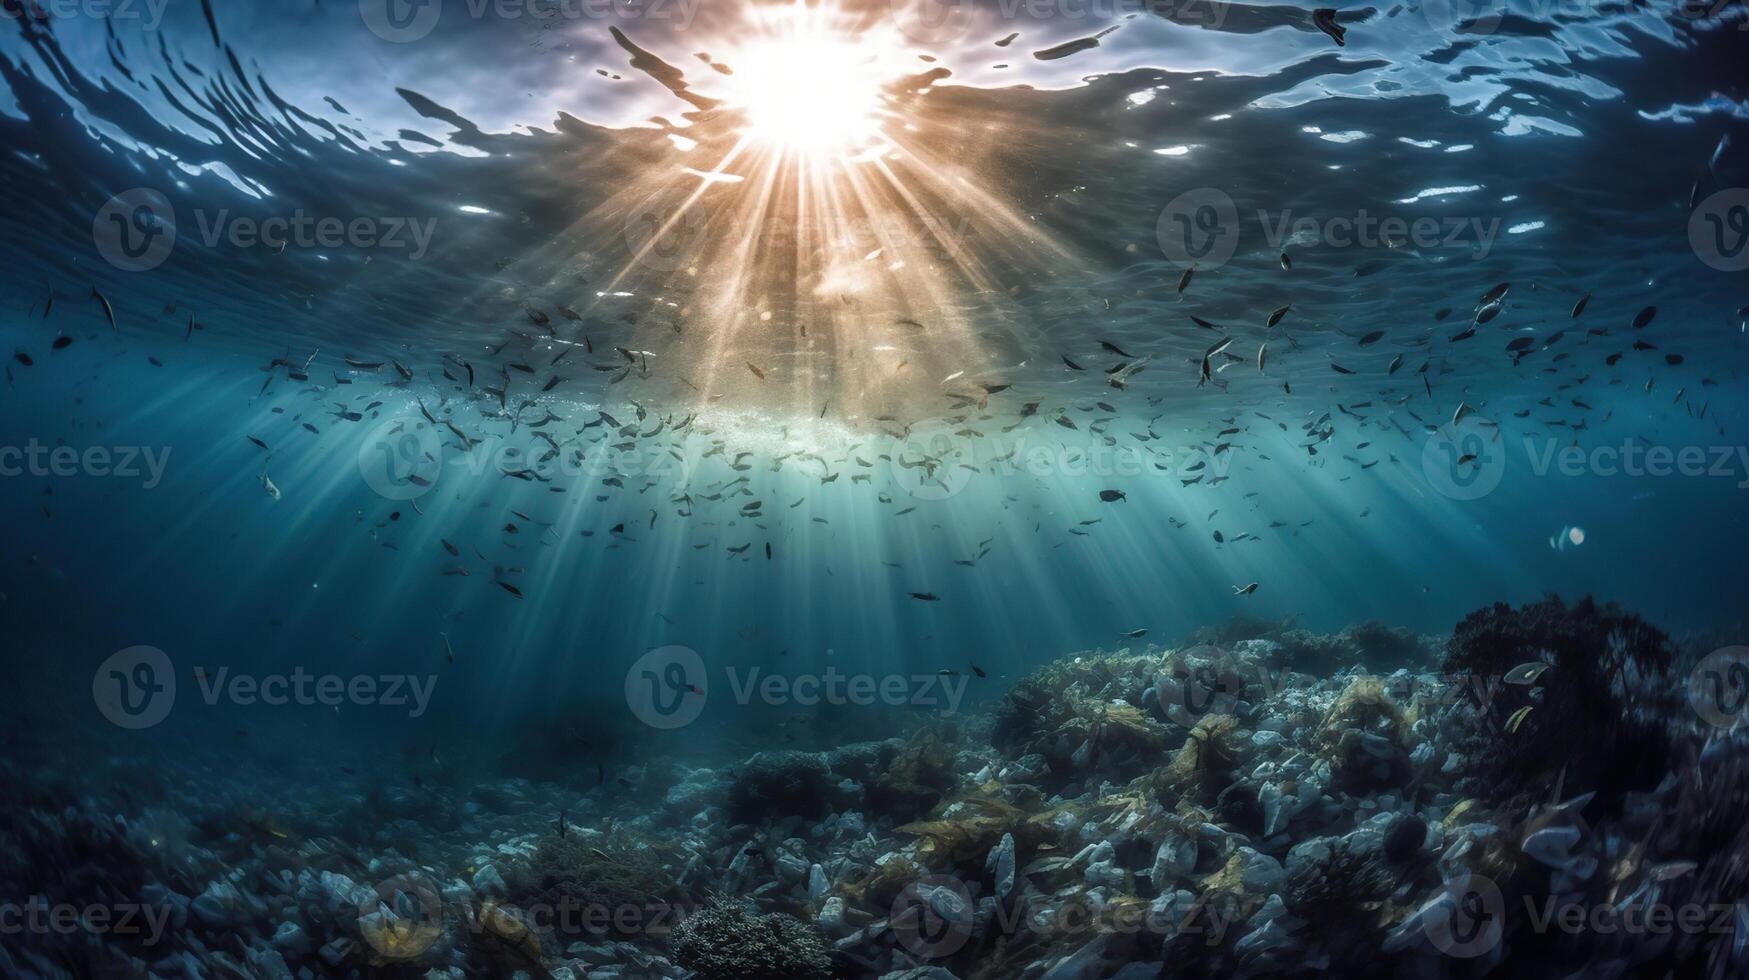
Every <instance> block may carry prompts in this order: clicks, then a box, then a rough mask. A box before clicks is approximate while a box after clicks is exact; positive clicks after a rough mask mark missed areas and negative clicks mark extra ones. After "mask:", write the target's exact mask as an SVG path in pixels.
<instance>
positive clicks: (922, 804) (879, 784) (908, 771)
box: [867, 728, 955, 820]
mask: <svg viewBox="0 0 1749 980" xmlns="http://www.w3.org/2000/svg"><path fill="white" fill-rule="evenodd" d="M953 758H954V748H953V745H952V744H951V743H950V742H949V741H948V739H947V737H946V736H945V734H944V733H943V732H942V731H941V730H939V729H936V728H928V729H924V730H923V731H920V732H918V733H917V734H916V735H915V736H914V737H912V739H911V740H910V741H909V742H907V743H905V746H904V747H903V748H901V749H900V750H899V752H898V754H897V755H895V756H894V758H893V760H892V762H891V763H890V764H889V765H888V766H887V767H886V769H885V770H883V771H882V772H881V773H880V774H878V775H877V776H875V778H874V779H873V780H872V781H871V782H870V783H869V785H868V791H867V805H868V808H869V810H871V811H872V812H875V813H883V814H887V815H889V816H892V817H893V818H894V819H896V820H913V819H916V818H917V817H918V816H920V815H922V814H924V813H927V812H929V810H930V809H931V808H933V807H934V806H935V805H936V804H937V803H940V802H941V799H942V797H943V796H945V795H947V792H948V791H949V790H950V789H952V788H953V783H954V779H955V774H954V771H953Z"/></svg>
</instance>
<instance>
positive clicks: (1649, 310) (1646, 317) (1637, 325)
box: [1634, 306, 1658, 330]
mask: <svg viewBox="0 0 1749 980" xmlns="http://www.w3.org/2000/svg"><path fill="white" fill-rule="evenodd" d="M1657 315H1658V308H1657V307H1656V306H1648V307H1646V308H1645V309H1643V310H1641V311H1640V312H1639V314H1638V315H1637V316H1635V317H1634V329H1635V330H1639V329H1641V328H1643V327H1645V326H1646V324H1648V323H1651V322H1652V318H1653V317H1655V316H1657Z"/></svg>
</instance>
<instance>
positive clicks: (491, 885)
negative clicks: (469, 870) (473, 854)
mask: <svg viewBox="0 0 1749 980" xmlns="http://www.w3.org/2000/svg"><path fill="white" fill-rule="evenodd" d="M474 890H475V891H478V892H479V893H480V894H482V895H489V896H491V897H493V898H503V897H504V896H505V895H506V894H508V893H509V889H508V888H507V887H506V886H505V884H504V876H503V875H501V874H499V873H498V869H497V868H495V867H493V866H492V865H490V864H488V865H486V866H484V867H482V868H481V869H480V870H478V871H476V872H474Z"/></svg>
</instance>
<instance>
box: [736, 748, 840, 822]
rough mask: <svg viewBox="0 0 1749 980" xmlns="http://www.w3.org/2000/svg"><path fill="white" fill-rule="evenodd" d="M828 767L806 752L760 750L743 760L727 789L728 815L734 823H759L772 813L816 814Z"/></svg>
mask: <svg viewBox="0 0 1749 980" xmlns="http://www.w3.org/2000/svg"><path fill="white" fill-rule="evenodd" d="M829 771H830V770H829V769H828V768H827V766H826V763H825V761H824V760H822V759H821V758H820V757H819V756H818V755H815V754H812V753H808V752H795V751H782V752H761V753H759V754H758V755H755V756H753V757H752V758H751V759H748V760H747V761H746V762H745V763H742V765H741V767H740V769H739V771H738V772H737V773H736V777H735V783H734V785H733V786H732V787H730V789H729V816H730V818H731V819H733V820H735V821H736V822H737V823H761V822H764V821H767V820H770V819H772V818H773V817H774V816H788V815H790V814H795V815H796V816H801V817H817V816H820V815H821V814H823V813H824V812H825V811H826V801H825V799H824V797H825V795H826V790H827V785H828V784H827V778H826V777H827V773H828V772H829Z"/></svg>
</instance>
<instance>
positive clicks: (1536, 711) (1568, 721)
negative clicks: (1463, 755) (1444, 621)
mask: <svg viewBox="0 0 1749 980" xmlns="http://www.w3.org/2000/svg"><path fill="white" fill-rule="evenodd" d="M1675 656H1676V648H1675V645H1674V644H1673V643H1671V641H1670V638H1669V636H1668V635H1666V634H1665V633H1664V632H1663V631H1662V630H1659V629H1657V628H1655V627H1653V626H1651V625H1650V624H1648V623H1646V622H1645V621H1644V620H1642V619H1641V618H1640V617H1639V616H1636V615H1634V614H1632V613H1629V612H1626V611H1624V610H1622V609H1621V608H1620V607H1619V606H1617V605H1615V604H1614V603H1607V604H1603V605H1599V604H1598V603H1596V602H1595V601H1593V600H1592V599H1590V598H1589V597H1587V598H1585V599H1582V600H1580V601H1579V602H1577V603H1575V604H1573V605H1571V606H1569V605H1567V604H1566V603H1565V602H1563V601H1562V600H1561V599H1560V598H1559V597H1558V596H1553V595H1551V596H1549V597H1548V598H1546V599H1544V600H1543V601H1541V602H1536V603H1530V604H1528V605H1525V606H1523V607H1521V608H1519V609H1516V610H1515V609H1513V608H1511V607H1510V606H1508V605H1506V604H1505V603H1495V604H1494V605H1493V606H1490V607H1488V608H1485V609H1478V610H1476V611H1474V612H1472V613H1470V614H1469V615H1468V616H1465V617H1464V618H1463V620H1462V621H1461V622H1459V623H1458V624H1457V627H1456V629H1454V630H1453V631H1452V636H1451V639H1450V641H1449V642H1448V643H1447V644H1446V654H1445V669H1446V670H1447V671H1451V672H1457V673H1468V674H1471V675H1476V676H1480V677H1484V678H1495V679H1497V678H1502V677H1505V676H1506V675H1507V674H1508V673H1509V672H1510V671H1511V670H1512V669H1513V668H1514V667H1516V666H1519V665H1521V664H1525V663H1532V662H1540V663H1545V664H1548V665H1549V669H1548V670H1546V671H1545V672H1544V673H1543V675H1542V677H1541V678H1539V681H1538V683H1537V684H1535V685H1516V684H1488V685H1476V686H1473V687H1472V692H1474V691H1479V690H1487V691H1493V692H1497V693H1495V694H1494V695H1493V696H1491V697H1488V696H1484V697H1480V698H1478V704H1477V706H1476V707H1477V710H1478V711H1479V712H1480V713H1481V714H1482V715H1483V716H1484V717H1485V718H1487V719H1488V720H1489V721H1490V722H1491V723H1492V724H1491V726H1490V734H1491V737H1492V739H1493V741H1494V742H1495V743H1496V747H1493V748H1492V749H1491V750H1490V748H1489V747H1488V746H1478V747H1477V750H1476V751H1472V752H1471V753H1470V755H1471V757H1472V758H1475V759H1477V760H1478V761H1481V760H1486V762H1485V764H1486V765H1488V766H1489V767H1491V768H1492V770H1493V771H1492V773H1484V774H1482V775H1483V777H1484V779H1485V780H1486V782H1487V783H1488V788H1489V789H1490V791H1491V793H1492V795H1495V796H1497V797H1503V796H1506V795H1509V794H1511V793H1515V792H1516V793H1525V794H1528V795H1531V796H1534V795H1536V794H1537V792H1538V791H1539V790H1541V789H1543V788H1544V787H1545V786H1549V785H1552V783H1553V782H1554V780H1555V779H1556V778H1557V777H1558V776H1559V772H1560V770H1562V769H1563V768H1564V769H1565V771H1566V786H1567V788H1568V790H1569V791H1571V790H1572V789H1573V788H1575V787H1586V788H1592V789H1596V790H1598V791H1599V792H1600V793H1601V794H1602V795H1603V796H1604V797H1605V798H1606V799H1609V800H1612V801H1613V800H1616V799H1619V797H1620V796H1621V794H1623V793H1625V792H1627V791H1629V790H1634V789H1645V788H1650V784H1655V783H1656V778H1655V774H1657V773H1660V772H1662V771H1663V770H1664V768H1665V765H1666V763H1667V761H1668V752H1669V741H1668V737H1667V735H1666V734H1665V732H1664V731H1663V728H1662V726H1661V725H1660V724H1658V723H1656V722H1653V721H1649V720H1647V719H1645V718H1642V717H1640V716H1639V712H1638V711H1637V709H1638V708H1639V707H1640V705H1639V704H1637V703H1636V700H1637V698H1636V692H1637V691H1638V690H1639V688H1640V685H1641V683H1642V682H1643V680H1644V679H1645V678H1648V677H1653V676H1658V677H1661V676H1663V675H1664V674H1665V673H1667V672H1668V671H1669V669H1670V666H1671V664H1672V662H1673V661H1674V659H1675ZM1523 708H1529V709H1531V710H1530V711H1529V712H1528V714H1523V715H1519V714H1518V712H1519V711H1520V710H1521V709H1523ZM1515 716H1516V717H1517V718H1518V724H1517V726H1516V728H1515V730H1513V731H1507V730H1506V729H1507V727H1508V725H1507V722H1508V721H1509V720H1510V719H1512V718H1514V717H1515ZM1648 780H1650V783H1648Z"/></svg>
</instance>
